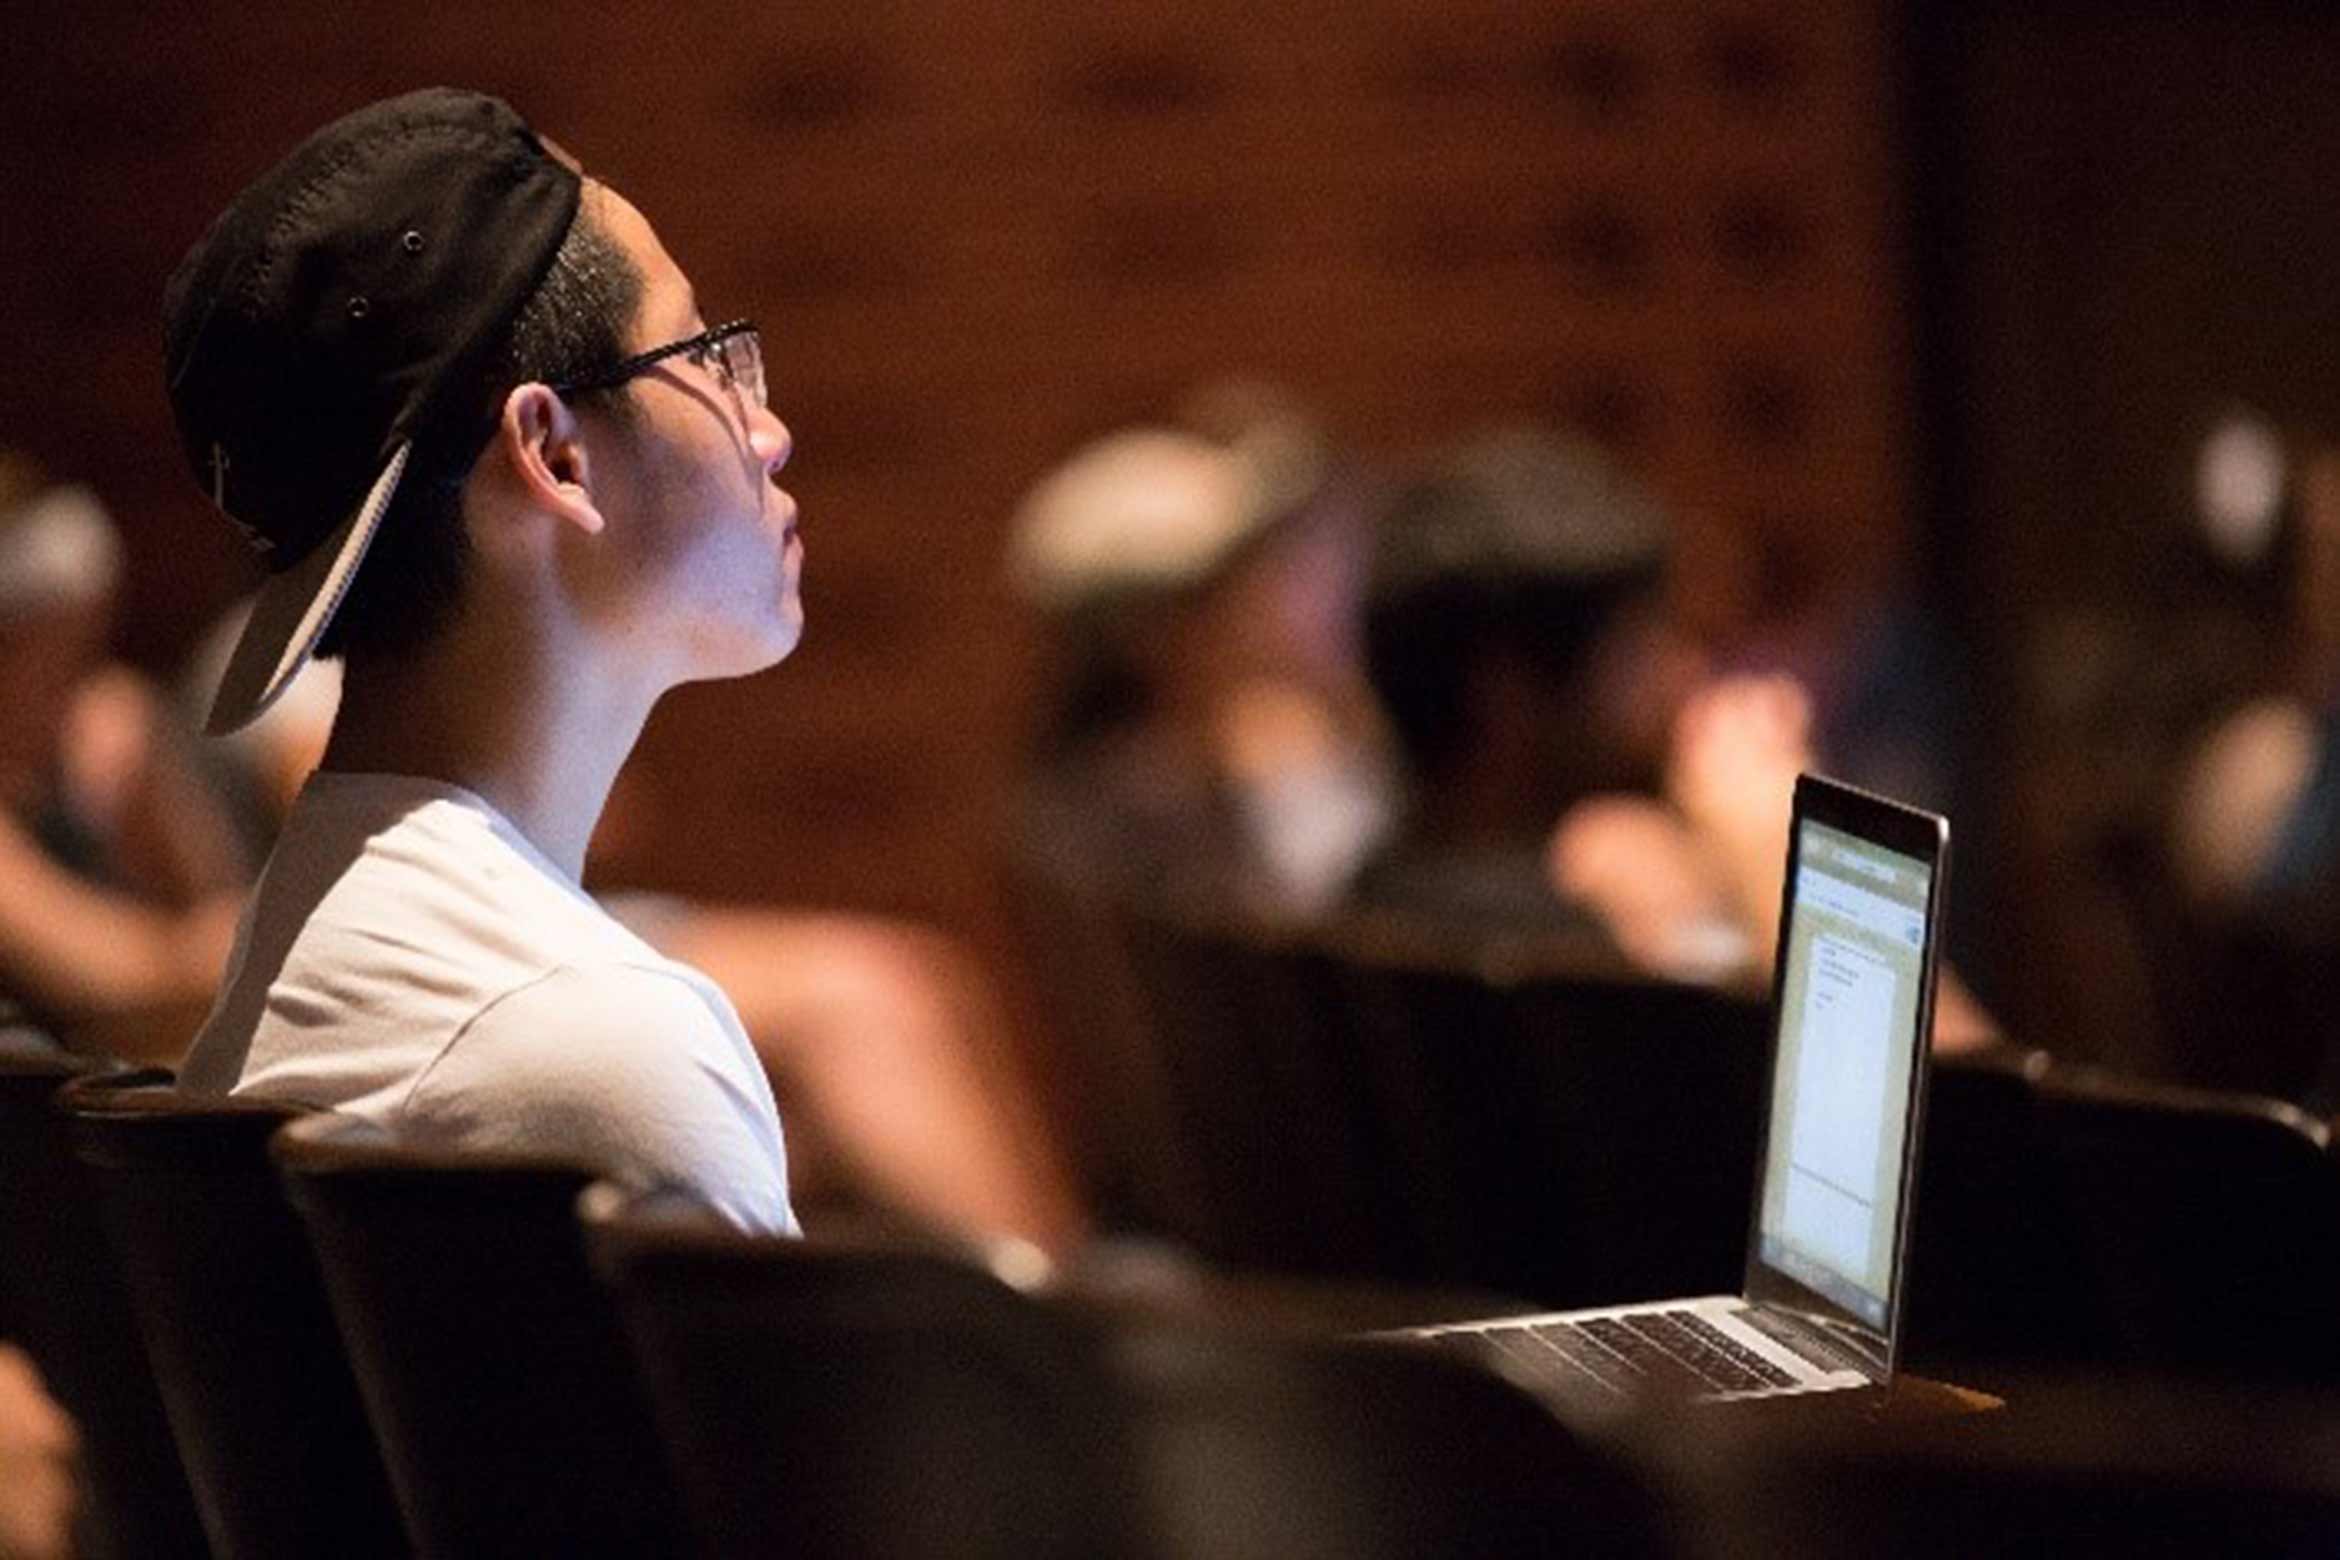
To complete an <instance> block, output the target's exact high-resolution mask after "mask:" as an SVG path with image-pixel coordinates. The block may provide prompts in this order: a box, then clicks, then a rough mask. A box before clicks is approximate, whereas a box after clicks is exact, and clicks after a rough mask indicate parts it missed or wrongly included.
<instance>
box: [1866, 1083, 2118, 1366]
mask: <svg viewBox="0 0 2340 1560" xmlns="http://www.w3.org/2000/svg"><path fill="white" fill-rule="evenodd" d="M2047 1070H2048V1059H2047V1057H2046V1056H2045V1054H2044V1053H2041V1052H2038V1051H2028V1050H2022V1049H2019V1048H2016V1047H2013V1046H2005V1047H1999V1048H1994V1049H1990V1050H1985V1051H1981V1052H1977V1053H1971V1054H1966V1055H1951V1056H1937V1057H1935V1058H1934V1059H1933V1065H1932V1069H1931V1074H1932V1075H1931V1081H1930V1083H1929V1086H1928V1088H1929V1093H1928V1098H1927V1101H1926V1118H1925V1137H1924V1143H1923V1148H1922V1154H1921V1157H1920V1161H1919V1165H1918V1183H1917V1206H1916V1208H1915V1210H1914V1211H1913V1213H1912V1219H1913V1221H1914V1222H1913V1224H1912V1226H1911V1229H1912V1234H1911V1238H1910V1250H1909V1272H1908V1285H1909V1314H1908V1320H1907V1325H1906V1328H1905V1331H1904V1339H1905V1348H1904V1351H1903V1361H1904V1363H1905V1364H1906V1365H1908V1366H1910V1367H1911V1368H1912V1369H1916V1370H1919V1371H1923V1372H1926V1373H1929V1374H1932V1375H1935V1376H1938V1377H1940V1378H1942V1379H1944V1380H1953V1381H1959V1382H1963V1383H1966V1384H1969V1385H1986V1384H1988V1382H1989V1381H1991V1380H1992V1379H1994V1375H1995V1373H1998V1372H2002V1371H2005V1370H2008V1369H2016V1370H2040V1369H2067V1370H2069V1369H2079V1368H2083V1367H2088V1366H2095V1365H2103V1364H2106V1363H2109V1362H2111V1360H2113V1359H2114V1358H2115V1357H2116V1354H2117V1345H2116V1343H2115V1341H2114V1340H2113V1339H2112V1338H2111V1337H2110V1335H2109V1334H2108V1332H2107V1330H2106V1328H2105V1325H2104V1289H2103V1283H2102V1280H2101V1278H2100V1276H2099V1275H2098V1273H2097V1271H2096V1268H2095V1264H2094V1261H2093V1259H2092V1257H2091V1255H2090V1252H2089V1248H2088V1245H2087V1243H2086V1242H2085V1241H2084V1240H2082V1239H2081V1235H2080V1230H2079V1226H2078V1224H2077V1223H2076V1220H2075V1214H2074V1210H2073V1208H2072V1205H2071V1200H2070V1198H2069V1196H2068V1195H2067V1193H2066V1190H2065V1187H2064V1182H2063V1177H2062V1174H2061V1172H2060V1171H2059V1169H2058V1167H2057V1164H2056V1162H2055V1158H2054V1156H2053V1155H2052V1154H2051V1153H2050V1152H2049V1150H2048V1141H2047V1136H2046V1132H2047V1128H2046V1125H2045V1122H2044V1120H2043V1116H2042V1107H2041V1104H2040V1099H2039V1091H2038V1082H2039V1079H2040V1078H2042V1077H2043V1076H2045V1075H2046V1073H2047Z"/></svg>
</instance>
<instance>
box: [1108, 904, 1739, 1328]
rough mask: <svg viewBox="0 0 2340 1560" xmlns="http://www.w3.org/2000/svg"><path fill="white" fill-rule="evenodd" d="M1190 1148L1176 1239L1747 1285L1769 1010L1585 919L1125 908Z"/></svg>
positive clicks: (1264, 1251) (1587, 1291) (1521, 1280)
mask: <svg viewBox="0 0 2340 1560" xmlns="http://www.w3.org/2000/svg"><path fill="white" fill-rule="evenodd" d="M1123 914H1124V934H1125V937H1126V940H1127V942H1128V945H1129V949H1130V953H1131V958H1130V964H1131V967H1132V969H1133V971H1134V973H1135V975H1136V977H1137V979H1136V986H1137V989H1138V991H1139V992H1140V994H1141V995H1142V997H1143V998H1144V1002H1143V1004H1142V1005H1143V1007H1144V1010H1145V1017H1146V1030H1147V1035H1148V1043H1149V1044H1150V1046H1151V1047H1152V1048H1153V1050H1154V1053H1155V1063H1156V1071H1157V1074H1158V1076H1159V1077H1160V1078H1161V1079H1162V1080H1163V1082H1164V1094H1165V1096H1166V1098H1167V1099H1168V1101H1169V1108H1168V1110H1167V1112H1166V1114H1167V1117H1168V1119H1169V1120H1170V1121H1171V1122H1172V1123H1173V1125H1174V1127H1175V1129H1176V1135H1177V1137H1178V1139H1179V1141H1180V1154H1181V1159H1182V1162H1184V1163H1186V1164H1189V1165H1192V1166H1194V1167H1196V1168H1195V1172H1194V1173H1195V1175H1196V1177H1197V1179H1198V1180H1199V1181H1200V1184H1201V1185H1202V1186H1203V1187H1204V1188H1205V1190H1206V1192H1207V1196H1205V1197H1204V1198H1203V1199H1201V1206H1202V1207H1204V1208H1205V1209H1207V1210H1208V1214H1207V1217H1206V1218H1205V1219H1204V1220H1203V1222H1202V1223H1201V1224H1200V1225H1199V1226H1198V1227H1188V1228H1181V1229H1176V1230H1173V1231H1171V1232H1170V1233H1172V1234H1173V1235H1176V1236H1179V1237H1182V1238H1184V1239H1186V1240H1187V1241H1188V1242H1189V1243H1190V1244H1192V1245H1193V1246H1195V1247H1196V1248H1197V1249H1198V1250H1200V1251H1202V1252H1204V1253H1205V1254H1206V1255H1208V1256H1210V1257H1212V1258H1213V1259H1215V1260H1216V1261H1219V1262H1221V1263H1226V1264H1232V1265H1237V1266H1242V1267H1248V1268H1253V1269H1258V1270H1263V1271H1280V1272H1286V1273H1305V1274H1314V1275H1318V1276H1324V1277H1342V1278H1356V1279H1379V1280H1386V1281H1399V1282H1409V1283H1418V1284H1433V1285H1439V1286H1446V1287H1454V1286H1468V1287H1474V1288H1479V1289H1485V1290H1494V1291H1500V1292H1504V1293H1509V1294H1513V1295H1517V1296H1520V1297H1523V1298H1527V1299H1532V1300H1537V1301H1543V1302H1547V1303H1552V1304H1587V1305H1589V1304H1597V1303H1602V1302H1607V1301H1618V1300H1633V1299H1643V1298H1647V1297H1648V1296H1650V1295H1653V1294H1663V1293H1689V1292H1699V1291H1704V1290H1709V1289H1714V1288H1729V1287H1731V1286H1733V1285H1735V1284H1736V1283H1737V1282H1738V1279H1739V1275H1740V1267H1741V1262H1742V1259H1743V1257H1744V1250H1745V1248H1744V1241H1745V1230H1746V1213H1747V1207H1748V1201H1749V1198H1750V1197H1751V1196H1752V1185H1753V1183H1752V1179H1751V1166H1752V1164H1753V1159H1754V1153H1755V1135H1756V1125H1757V1120H1756V1118H1757V1115H1758V1113H1759V1109H1760V1102H1761V1097H1762V1096H1761V1090H1762V1070H1763V1061H1764V1044H1765V1033H1764V1015H1763V1007H1762V1004H1761V1003H1760V1002H1759V1001H1755V1000H1753V999H1750V998H1748V997H1745V996H1743V995H1740V994H1737V993H1733V992H1729V991H1724V990H1717V989H1713V988H1709V987H1703V986H1695V985H1684V984H1677V983H1672V982H1666V981H1656V980H1651V979H1648V978H1646V977H1643V976H1640V975H1637V974H1635V973H1633V972H1632V971H1630V970H1628V969H1626V968H1625V967H1624V966H1623V965H1622V963H1621V962H1620V961H1619V960H1618V958H1617V956H1616V955H1615V953H1614V952H1613V950H1610V949H1608V948H1607V947H1606V945H1605V944H1597V945H1596V943H1595V941H1594V940H1591V939H1587V938H1585V937H1583V936H1575V937H1559V938H1555V937H1518V938H1511V939H1505V940H1501V941H1499V942H1497V943H1495V944H1493V945H1488V944H1485V943H1477V944H1465V943H1463V942H1461V941H1459V940H1458V939H1457V938H1455V937H1454V936H1452V935H1451V934H1449V935H1440V934H1439V933H1438V932H1437V930H1436V929H1435V928H1433V927H1431V926H1428V925H1425V924H1424V923H1422V922H1421V921H1419V920H1418V919H1415V918H1411V917H1406V916H1402V915H1392V914H1371V915H1355V916H1349V917H1343V918H1338V919H1335V920H1333V921H1331V922H1328V923H1325V924H1320V925H1311V926H1297V925H1291V924H1285V923H1276V922H1272V921H1261V920H1258V919H1255V918H1246V917H1243V916H1229V915H1223V914H1210V913H1205V912H1200V911H1197V910H1195V909H1193V908H1192V907H1186V906H1169V907H1164V906H1156V907H1151V908H1146V909H1142V910H1126V911H1124V913H1123Z"/></svg>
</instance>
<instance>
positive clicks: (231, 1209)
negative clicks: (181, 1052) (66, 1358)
mask: <svg viewBox="0 0 2340 1560" xmlns="http://www.w3.org/2000/svg"><path fill="white" fill-rule="evenodd" d="M63 1106H64V1109H65V1110H66V1112H67V1114H68V1116H69V1117H70V1120H71V1125H72V1133H73V1140H74V1148H75V1152H76V1153H77V1154H78V1155H79V1156H80V1158H81V1160H82V1162H83V1163H84V1164H85V1165H88V1166H89V1167H90V1168H91V1169H92V1171H93V1172H94V1180H95V1182H96V1185H97V1189H98V1201H99V1205H100V1207H101V1208H102V1210H103V1212H104V1215H105V1225H106V1233H107V1235H108V1236H109V1238H110V1239H111V1241H112V1244H113V1248H114V1253H115V1256H116V1258H117V1260H118V1261H119V1262H120V1264H121V1269H122V1275H123V1278H124V1279H125V1281H126V1283H127V1286H128V1289H129V1293H130V1299H131V1304H132V1308H133V1310H134V1311H135V1312H136V1313H137V1316H138V1320H139V1325H140V1328H141V1330H142V1332H143V1333H144V1335H145V1338H146V1344H147V1353H148V1356H149V1358H151V1359H152V1360H153V1362H154V1369H155V1377H156V1380H157V1382H158V1383H159V1384H160V1386H161V1388H162V1396H163V1405H164V1407H165V1408H166V1409H167V1410H168V1412H169V1415H170V1421H171V1429H172V1431H173V1433H174V1434H175V1436H176V1437H177V1440H178V1443H179V1451H180V1455H181V1458H182V1459H183V1461H184V1462H185V1464H186V1467H187V1472H188V1475H189V1479H190V1481H191V1483H192V1484H193V1486H194V1491H195V1501H196V1506H197V1508H198V1510H200V1511H201V1513H202V1515H203V1523H204V1528H205V1531H206V1532H207V1533H208V1534H209V1535H210V1539H211V1544H212V1548H213V1550H214V1552H215V1553H217V1554H218V1555H220V1556H222V1557H230V1560H242V1557H245V1556H251V1557H274V1556H282V1555H308V1554H333V1555H395V1554H402V1553H404V1552H405V1549H406V1544H405V1536H404V1533H403V1530H402V1528H401V1526H400V1524H399V1520H398V1515H397V1511H396V1508H395V1507H394V1506H393V1504H392V1502H391V1499H390V1489H389V1485H388V1482H387V1481H386V1479H385V1478H384V1475H383V1471H382V1462H381V1458H380V1456H379V1454H378V1453H377V1452H376V1450H375V1446H374V1439H373V1433H372V1431H371V1430H370V1429H369V1427H368V1426H367V1424H366V1419H365V1413H364V1410H363V1409H362V1408H361V1407H360V1406H359V1402H358V1395H357V1384H356V1382H355V1381H354V1380H353V1379H352V1377H351V1374H350V1369H349V1362H348V1360H347V1358H346V1357H345V1355H344V1354H343V1352H342V1345H341V1339H340V1336H339V1334H338V1333H337V1332H336V1331H335V1328H334V1324H333V1317H332V1314H331V1312H330V1311H329V1310H328V1309H327V1306H326V1302H325V1291H324V1285H323V1282H322V1281H321V1279H320V1278H319V1276H318V1272H317V1263H316V1258H315V1257H314V1256H313V1255H311V1253H310V1251H309V1247H308V1243H307V1241H306V1240H305V1239H304V1238H303V1236H302V1234H301V1229H300V1225H299V1223H298V1221H297V1220H296V1219H295V1218H294V1217H293V1212H292V1208H291V1206H290V1205H289V1204H288V1203H287V1202H286V1201H285V1197H284V1191H283V1188H282V1187H281V1186H280V1185H279V1184H278V1182H277V1178H276V1172H275V1170H274V1168H273V1167H272V1166H271V1165H270V1164H269V1161H268V1139H269V1137H270V1135H271V1134H273V1133H274V1132H275V1131H276V1129H277V1128H278V1127H279V1126H281V1125H283V1124H284V1123H285V1122H286V1121H289V1120H291V1119H292V1118H293V1117H294V1116H295V1115H297V1114H299V1112H298V1111H296V1110H295V1109H293V1108H291V1107H288V1106H283V1105H274V1104H266V1103H261V1102H255V1101H240V1100H225V1099H210V1098H201V1097H193V1096H188V1095H183V1094H181V1093H179V1092H178V1091H176V1090H173V1089H169V1088H161V1087H139V1088H128V1089H108V1088H103V1087H98V1086H96V1085H95V1084H94V1083H91V1084H76V1085H74V1086H72V1087H71V1088H69V1089H68V1090H67V1091H66V1093H65V1095H64V1096H63Z"/></svg>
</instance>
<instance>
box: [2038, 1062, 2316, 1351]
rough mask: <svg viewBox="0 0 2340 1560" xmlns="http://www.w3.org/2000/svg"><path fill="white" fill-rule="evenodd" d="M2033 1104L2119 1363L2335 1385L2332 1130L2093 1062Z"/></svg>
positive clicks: (2288, 1111) (2049, 1077)
mask: <svg viewBox="0 0 2340 1560" xmlns="http://www.w3.org/2000/svg"><path fill="white" fill-rule="evenodd" d="M2040 1100H2041V1111H2042V1124H2043V1129H2044V1132H2045V1135H2046V1137H2047V1141H2048V1143H2049V1146H2050V1151H2051V1153H2052V1155H2053V1157H2054V1160H2055V1163H2056V1166H2057V1169H2058V1170H2059V1172H2060V1173H2061V1176H2062V1180H2063V1184H2064V1187H2065V1190H2066V1195H2067V1197H2069V1199H2070V1202H2071V1208H2072V1212H2073V1216H2074V1218H2075V1220H2076V1221H2077V1224H2078V1227H2079V1229H2080V1231H2081V1234H2082V1237H2083V1241H2084V1245H2083V1251H2084V1254H2085V1257H2086V1259H2087V1260H2089V1261H2091V1262H2093V1264H2094V1265H2095V1268H2096V1270H2097V1272H2098V1273H2099V1274H2100V1275H2101V1277H2102V1281H2103V1285H2104V1292H2105V1295H2106V1297H2107V1300H2106V1314H2105V1316H2104V1318H2103V1326H2104V1327H2105V1328H2106V1329H2107V1331H2108V1333H2109V1335H2110V1336H2111V1337H2112V1338H2113V1339H2115V1340H2116V1341H2117V1345H2118V1348H2119V1350H2120V1358H2121V1359H2122V1360H2123V1361H2124V1362H2126V1363H2128V1364H2131V1365H2133V1366H2140V1367H2146V1368H2152V1369H2156V1370H2163V1371H2172V1370H2175V1371H2190V1372H2200V1373H2211V1374H2224V1375H2243V1376H2247V1377H2252V1378H2257V1379H2264V1380H2269V1381H2279V1382H2295V1383H2296V1382H2318V1383H2323V1384H2326V1385H2340V1329H2336V1328H2334V1326H2333V1325H2332V1321H2333V1318H2334V1317H2335V1316H2340V1163H2336V1162H2335V1160H2334V1157H2333V1151H2332V1147H2331V1127H2330V1124H2329V1123H2327V1122H2324V1121H2321V1120H2318V1119H2316V1118H2313V1117H2310V1116H2308V1115H2306V1114H2305V1113H2304V1112H2302V1111H2300V1110H2298V1109H2296V1108H2295V1107H2293V1106H2291V1105H2288V1104H2285V1103H2283V1102H2281V1101H2279V1100H2272V1099H2266V1098H2262V1097H2260V1096H2256V1095H2247V1094H2227V1093H2215V1092H2209V1091H2203V1090H2196V1089H2185V1088H2176V1087H2171V1086H2166V1085H2160V1084H2153V1083H2146V1082H2141V1081H2138V1080H2134V1079H2128V1078H2123V1077H2119V1076H2116V1075H2114V1074H2110V1073H2105V1072H2099V1071H2095V1070H2090V1069H2050V1070H2049V1071H2048V1073H2047V1074H2046V1076H2045V1077H2044V1078H2042V1079H2041V1081H2040Z"/></svg>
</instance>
